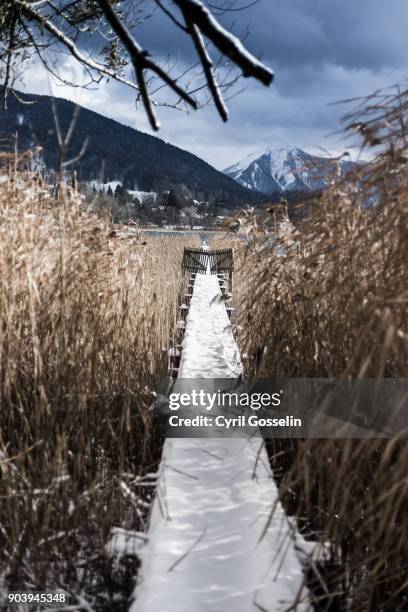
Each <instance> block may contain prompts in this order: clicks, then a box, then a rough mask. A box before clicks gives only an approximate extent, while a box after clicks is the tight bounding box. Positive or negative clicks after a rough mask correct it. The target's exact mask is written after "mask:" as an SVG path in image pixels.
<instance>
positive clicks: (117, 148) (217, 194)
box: [0, 93, 266, 207]
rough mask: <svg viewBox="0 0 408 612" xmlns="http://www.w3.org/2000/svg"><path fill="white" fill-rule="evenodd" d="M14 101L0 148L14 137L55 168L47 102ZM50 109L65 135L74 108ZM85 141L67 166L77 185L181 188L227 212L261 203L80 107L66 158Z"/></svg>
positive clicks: (200, 164)
mask: <svg viewBox="0 0 408 612" xmlns="http://www.w3.org/2000/svg"><path fill="white" fill-rule="evenodd" d="M18 97H19V98H21V100H22V102H20V101H19V100H17V98H16V97H15V96H14V95H12V94H10V95H9V96H8V101H7V109H6V110H4V109H1V110H0V138H1V139H2V147H3V148H4V146H5V145H4V140H3V139H4V138H5V137H8V140H9V142H10V137H13V136H14V135H15V134H16V133H17V134H18V143H19V148H20V150H21V149H23V148H28V147H31V146H33V145H39V146H41V147H42V148H43V154H42V155H43V159H44V162H45V165H46V167H47V168H48V169H55V167H56V165H57V163H58V161H57V160H58V155H59V150H58V145H57V138H56V129H55V120H54V114H53V110H52V101H51V97H50V96H38V95H33V94H27V95H25V94H21V93H19V94H18ZM23 102H30V103H29V104H25V103H23ZM55 108H56V111H57V116H58V121H59V124H60V126H61V130H62V132H63V133H66V131H67V130H68V127H69V125H70V122H71V119H72V116H73V113H74V109H75V105H74V104H73V103H72V102H69V101H67V100H63V99H61V98H55ZM86 139H88V146H87V149H86V152H85V153H84V155H83V156H82V157H81V158H80V159H79V160H78V161H77V162H76V163H75V164H74V165H73V166H71V168H72V169H75V170H77V175H78V180H79V181H90V180H97V181H102V182H105V183H106V182H108V181H114V180H118V181H120V182H121V183H122V184H123V186H124V187H125V188H126V189H140V190H143V191H157V192H158V191H164V190H168V189H173V188H175V187H176V186H179V185H186V186H187V187H188V188H189V189H190V191H191V193H192V194H193V196H194V197H195V198H197V199H199V200H201V201H213V202H218V203H220V204H225V205H227V206H232V207H233V206H239V205H243V204H247V203H248V204H257V203H262V202H263V201H265V199H266V198H265V196H264V195H262V194H259V193H257V192H253V191H251V190H249V189H246V188H245V187H243V186H241V185H239V184H238V183H236V182H235V181H234V180H233V179H231V178H229V177H227V176H225V175H224V174H223V173H222V172H219V171H218V170H216V169H215V168H213V167H212V166H210V165H209V164H207V163H206V162H204V161H203V160H201V159H199V158H198V157H196V156H195V155H192V154H191V153H188V152H187V151H183V150H182V149H179V148H178V147H175V146H173V145H170V144H168V143H166V142H164V141H163V140H161V139H160V138H156V137H154V136H151V135H149V134H145V133H143V132H140V131H138V130H135V129H133V128H130V127H128V126H125V125H122V124H121V123H118V122H117V121H114V120H112V119H108V118H107V117H104V116H103V115H99V114H98V113H95V112H93V111H90V110H88V109H85V108H82V107H80V112H79V117H78V121H77V124H76V127H75V131H74V134H73V136H72V139H71V142H70V145H69V149H68V151H67V153H66V156H65V159H70V158H74V157H76V156H77V155H78V153H79V152H80V150H81V148H82V146H83V143H84V141H85V140H86Z"/></svg>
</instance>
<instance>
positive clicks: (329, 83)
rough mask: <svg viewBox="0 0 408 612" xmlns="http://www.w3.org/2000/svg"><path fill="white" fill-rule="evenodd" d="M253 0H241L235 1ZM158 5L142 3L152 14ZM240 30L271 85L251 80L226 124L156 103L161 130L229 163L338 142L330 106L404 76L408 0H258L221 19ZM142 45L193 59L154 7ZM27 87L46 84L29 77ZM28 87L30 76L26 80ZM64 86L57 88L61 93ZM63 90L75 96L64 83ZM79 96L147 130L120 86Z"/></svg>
mask: <svg viewBox="0 0 408 612" xmlns="http://www.w3.org/2000/svg"><path fill="white" fill-rule="evenodd" d="M245 4H247V0H238V1H237V3H236V7H239V6H240V5H241V6H244V5H245ZM151 6H152V3H151V2H150V1H149V2H147V3H146V7H147V11H149V7H151ZM220 19H221V21H222V23H223V24H224V25H225V26H227V27H230V26H231V24H232V22H234V31H235V32H236V33H237V34H242V33H244V32H245V31H246V29H248V32H249V33H248V36H247V38H246V41H245V44H246V45H247V47H248V48H249V49H250V50H251V51H252V52H253V53H255V54H256V55H258V56H260V57H262V58H263V59H264V60H265V61H266V62H267V63H268V64H269V66H270V67H272V68H273V69H274V71H275V75H276V76H275V81H274V83H273V84H272V86H271V87H270V88H269V89H266V88H264V87H262V86H260V85H258V84H257V83H254V82H253V81H249V82H248V83H247V85H248V88H247V90H246V91H245V92H244V93H242V94H241V95H239V96H237V97H235V98H233V99H232V100H231V101H230V102H229V108H230V113H231V115H230V121H229V123H228V124H227V125H223V124H222V123H221V121H220V120H218V117H217V115H216V112H215V110H214V109H213V108H211V107H206V108H204V109H203V110H201V111H199V112H198V113H195V114H191V115H188V116H186V115H185V114H184V113H180V112H177V111H170V110H169V109H160V110H159V115H160V118H161V122H162V130H161V132H160V133H159V136H160V137H162V138H164V139H165V140H168V141H171V142H173V143H174V144H177V145H179V146H180V147H183V148H186V149H189V150H191V151H193V152H194V153H196V154H197V155H200V156H201V157H204V158H205V159H206V160H208V161H210V162H211V163H213V164H214V165H216V166H217V167H220V168H222V167H225V166H227V165H229V164H230V163H232V162H234V161H236V160H238V159H240V158H242V157H244V156H245V155H247V154H248V153H250V152H252V151H253V150H257V149H262V148H263V147H266V146H267V145H269V144H274V143H277V144H297V145H299V146H305V147H310V146H311V145H318V146H324V147H328V148H329V147H333V146H343V144H341V145H338V143H337V140H338V139H337V138H335V137H334V136H331V137H329V138H327V135H328V134H333V133H334V132H336V130H337V129H338V126H339V119H340V117H341V115H342V114H343V113H344V112H345V111H346V110H348V109H347V108H345V107H344V106H332V105H330V103H332V102H335V101H339V100H344V99H346V98H351V97H358V96H364V95H366V94H370V93H372V92H373V91H375V90H377V89H379V88H382V87H386V86H389V85H392V84H394V83H396V82H398V81H401V80H402V79H404V78H405V77H406V76H408V70H407V69H408V42H407V35H406V31H407V29H408V0H261V2H259V3H258V4H256V5H255V6H253V7H252V8H250V9H248V10H245V11H242V12H235V13H233V14H232V13H230V14H225V15H223V16H221V17H220ZM138 38H139V40H140V42H141V43H142V44H143V45H145V46H146V47H147V48H148V49H149V50H151V51H152V52H153V53H154V55H156V56H160V57H161V58H163V59H164V58H166V57H167V56H171V57H172V58H178V69H179V70H180V71H181V70H183V69H184V68H185V67H187V66H188V65H190V64H191V63H193V62H194V61H195V55H194V49H193V48H192V45H191V44H190V41H189V40H188V38H187V37H186V36H185V35H184V34H183V32H182V31H181V30H180V29H178V28H177V27H175V26H174V24H172V23H171V22H170V21H169V19H168V18H167V17H166V16H165V15H164V14H162V13H161V11H158V10H157V11H155V12H154V13H153V15H152V17H151V19H148V20H147V21H146V22H144V23H143V24H142V25H141V26H140V28H139V30H138ZM31 85H32V87H31V89H32V90H33V89H36V90H37V91H38V90H39V89H41V86H40V85H39V82H38V77H37V82H36V80H35V78H33V79H31ZM27 89H30V79H27ZM58 93H59V94H60V95H61V91H59V92H58V90H56V94H57V95H58ZM62 95H65V96H67V97H74V96H73V95H70V94H69V92H68V91H67V89H66V88H64V92H63V94H62ZM81 102H82V103H83V104H84V105H86V106H89V107H92V108H94V109H95V110H97V111H99V112H102V113H106V109H109V111H108V112H109V113H110V116H113V117H114V118H117V119H119V120H120V121H122V122H124V123H127V124H129V125H132V126H134V127H138V128H139V129H143V130H146V131H147V130H148V129H149V128H148V125H147V122H146V120H145V117H144V115H143V113H142V112H141V111H138V112H137V113H135V110H134V102H133V94H132V92H130V91H128V90H125V89H124V88H123V87H120V86H117V85H110V86H104V87H103V88H102V89H101V91H100V93H99V94H98V95H94V94H92V95H90V94H84V95H83V97H82V100H81Z"/></svg>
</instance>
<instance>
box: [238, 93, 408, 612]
mask: <svg viewBox="0 0 408 612" xmlns="http://www.w3.org/2000/svg"><path fill="white" fill-rule="evenodd" d="M407 119H408V93H405V94H401V93H400V92H398V91H397V92H385V93H384V92H382V93H379V94H376V96H373V97H371V98H369V99H367V100H365V101H364V103H363V104H362V106H361V108H360V109H358V111H357V112H356V113H353V114H352V115H349V116H348V117H347V118H346V123H347V125H346V127H347V129H348V130H349V131H353V132H354V133H356V132H357V133H358V134H360V135H361V136H362V137H363V140H364V142H363V144H364V146H365V147H371V148H372V149H373V151H374V152H375V156H374V158H373V159H372V161H371V162H370V163H369V164H365V165H363V166H361V167H359V168H357V169H356V170H355V171H354V172H353V173H352V174H350V175H349V176H348V177H346V178H345V179H344V180H342V181H341V182H338V181H334V180H333V183H332V184H331V186H330V188H329V189H328V190H327V192H325V193H323V194H322V195H320V196H319V197H316V198H315V200H314V202H312V203H310V202H309V204H308V214H307V216H306V218H304V219H303V220H302V221H301V222H297V223H296V225H294V224H292V222H291V221H290V219H289V216H288V214H287V210H286V209H285V206H281V208H280V209H279V208H276V207H274V208H273V209H271V210H270V211H269V213H267V214H266V215H264V216H263V218H262V221H261V222H260V219H259V216H258V217H257V218H256V219H254V218H253V217H252V216H251V215H249V214H247V213H246V214H244V215H243V217H242V219H241V225H242V224H243V226H244V229H245V234H246V242H245V246H242V247H241V248H240V250H239V257H238V260H239V274H238V275H237V281H236V284H235V286H236V288H237V290H238V293H239V296H238V297H239V300H240V304H239V311H238V314H239V320H238V323H239V328H240V337H239V342H240V344H241V348H242V351H243V353H245V354H247V362H246V363H247V371H248V372H249V373H251V374H252V375H255V376H257V377H264V378H308V377H311V378H314V377H317V378H325V377H333V378H345V377H354V378H356V377H374V378H376V377H379V378H383V377H390V378H393V377H402V378H408V322H407V321H408V318H407V300H408V290H407V287H408V268H407V264H408V206H407V204H408V175H407V159H408V142H407V138H406V126H407ZM268 215H269V216H268ZM297 218H299V216H298V217H297ZM241 229H242V228H241ZM237 282H239V284H240V286H239V287H237ZM267 446H268V450H269V451H270V455H271V463H272V466H273V468H274V470H275V478H276V479H277V482H278V484H279V490H280V496H281V499H282V502H283V503H284V505H285V507H286V509H287V511H288V513H289V514H291V515H294V516H296V517H297V522H298V527H299V528H300V529H301V530H302V532H303V533H304V534H305V536H306V537H307V538H309V539H312V540H317V541H320V542H321V543H325V550H326V555H325V557H326V558H325V562H324V563H323V562H322V563H320V562H319V563H318V564H311V566H310V575H308V583H309V586H311V588H312V590H313V592H314V594H315V604H314V605H315V609H316V610H347V611H352V612H361V611H369V612H371V611H374V610H375V611H377V610H378V611H381V612H397V611H402V610H407V609H408V598H407V593H408V520H407V517H408V501H407V494H408V480H407V468H408V447H407V443H406V440H404V439H399V440H397V439H396V440H318V439H309V440H281V441H279V440H269V441H267Z"/></svg>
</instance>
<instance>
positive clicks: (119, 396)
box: [0, 158, 186, 610]
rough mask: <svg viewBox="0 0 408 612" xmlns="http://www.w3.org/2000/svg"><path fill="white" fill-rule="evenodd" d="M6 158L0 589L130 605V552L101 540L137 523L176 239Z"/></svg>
mask: <svg viewBox="0 0 408 612" xmlns="http://www.w3.org/2000/svg"><path fill="white" fill-rule="evenodd" d="M3 161H4V165H3V167H2V168H1V171H0V175H2V178H1V182H0V592H2V593H5V592H7V590H8V589H18V590H21V589H24V588H25V589H27V590H32V589H37V590H55V589H56V588H61V589H63V590H65V591H66V592H68V593H71V594H72V597H73V599H72V601H73V602H75V601H78V600H77V599H76V597H77V596H79V595H80V594H81V597H82V598H83V601H85V602H88V604H89V605H90V606H91V607H92V609H95V610H102V609H109V610H112V609H118V610H119V609H126V604H125V600H126V596H127V594H129V593H130V591H131V590H132V587H133V584H134V579H135V575H136V571H137V566H138V560H137V556H136V555H132V554H128V553H126V551H125V552H124V553H123V554H119V553H118V554H116V553H115V551H114V550H113V549H112V547H110V546H109V542H112V537H111V536H112V533H113V531H112V530H113V529H114V528H122V529H125V530H130V531H132V532H134V531H136V532H142V531H143V530H144V528H145V521H146V514H147V509H148V506H149V502H150V499H151V497H152V493H153V491H154V482H155V477H154V472H155V470H156V469H157V465H158V461H159V459H160V446H161V441H160V440H159V439H158V438H157V434H155V431H154V429H153V428H152V418H153V417H152V412H151V411H150V410H149V407H150V406H151V405H152V403H153V401H154V395H153V391H154V390H155V389H157V386H158V384H159V383H160V382H163V381H165V380H166V378H167V377H168V372H167V366H168V361H167V353H166V349H167V348H168V347H169V346H170V345H171V338H172V334H173V333H174V328H175V325H174V324H175V321H176V318H177V301H178V298H179V295H180V291H181V288H182V271H181V259H182V250H183V246H184V244H185V242H186V240H185V239H178V238H150V237H149V238H146V237H143V236H142V235H140V234H139V233H138V232H137V231H136V229H135V228H131V227H130V226H129V227H125V226H112V225H110V224H109V223H108V222H107V221H105V220H104V219H101V218H100V217H98V216H96V215H95V214H92V213H91V212H87V211H86V210H85V209H84V207H83V201H82V199H81V196H80V195H79V194H78V193H76V192H75V191H74V190H73V189H71V188H70V187H67V186H66V185H60V188H59V190H58V197H57V199H55V198H54V197H53V195H52V194H50V192H49V189H48V188H47V186H46V185H44V184H43V181H42V179H41V177H39V176H38V175H36V174H34V173H31V172H29V171H28V170H25V169H24V168H25V166H26V165H27V164H26V163H25V162H26V161H27V160H26V159H24V158H23V159H19V160H13V161H12V163H11V162H10V160H9V159H6V158H5V159H4V160H3ZM146 478H147V481H146V482H145V481H144V480H143V479H146ZM141 482H143V483H144V486H143V487H141V486H140V484H141ZM113 548H114V547H113ZM112 551H113V552H112ZM89 609H91V608H89Z"/></svg>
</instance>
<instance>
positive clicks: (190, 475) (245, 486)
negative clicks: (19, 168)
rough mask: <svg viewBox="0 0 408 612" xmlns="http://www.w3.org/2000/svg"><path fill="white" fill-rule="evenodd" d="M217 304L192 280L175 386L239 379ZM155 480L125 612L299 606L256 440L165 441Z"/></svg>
mask: <svg viewBox="0 0 408 612" xmlns="http://www.w3.org/2000/svg"><path fill="white" fill-rule="evenodd" d="M219 298H220V289H219V284H218V280H217V277H216V276H211V275H210V274H197V277H196V281H195V285H194V293H193V298H192V300H191V306H190V311H189V315H188V319H187V328H186V332H185V338H184V342H183V352H182V360H181V364H180V374H179V376H180V377H183V378H216V377H223V378H231V377H236V376H237V375H238V374H239V373H240V371H241V368H242V366H241V361H240V357H239V351H238V348H237V346H236V344H235V341H234V339H233V336H232V333H231V327H230V322H229V319H228V316H227V314H226V310H225V305H224V302H223V301H222V300H220V299H219ZM160 472H161V475H160V478H159V484H158V489H157V494H156V499H155V502H154V504H153V510H152V517H151V523H150V529H149V533H148V537H149V542H148V544H147V545H146V546H144V547H143V548H142V550H141V552H140V555H141V558H142V568H141V572H140V576H139V584H138V586H137V587H136V590H135V599H134V602H133V604H132V606H131V608H130V610H131V612H252V611H253V612H255V611H257V612H259V610H264V611H265V612H266V611H267V612H284V610H287V609H289V608H291V606H292V604H293V603H294V601H295V600H296V598H297V597H299V596H300V600H302V601H304V597H305V595H306V593H305V591H304V589H303V574H302V569H301V565H300V563H299V561H298V559H297V557H296V552H295V548H294V544H293V540H292V538H291V533H292V529H291V528H290V526H289V522H288V521H287V518H286V516H285V513H284V511H283V509H282V507H281V505H280V504H279V503H277V489H276V486H275V484H274V481H273V479H272V476H271V472H270V468H269V463H268V459H267V456H266V453H265V451H264V449H263V445H262V441H261V439H260V438H257V439H256V438H253V439H245V438H238V437H237V438H215V437H214V438H205V439H204V438H187V439H186V438H177V439H170V438H168V439H167V440H166V442H165V445H164V449H163V457H162V462H161V468H160ZM273 509H274V512H273V516H272V519H271V512H272V510H273ZM308 609H309V607H308V606H307V605H306V604H304V603H300V604H299V605H298V607H297V608H296V610H299V611H303V612H304V611H305V610H308Z"/></svg>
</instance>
